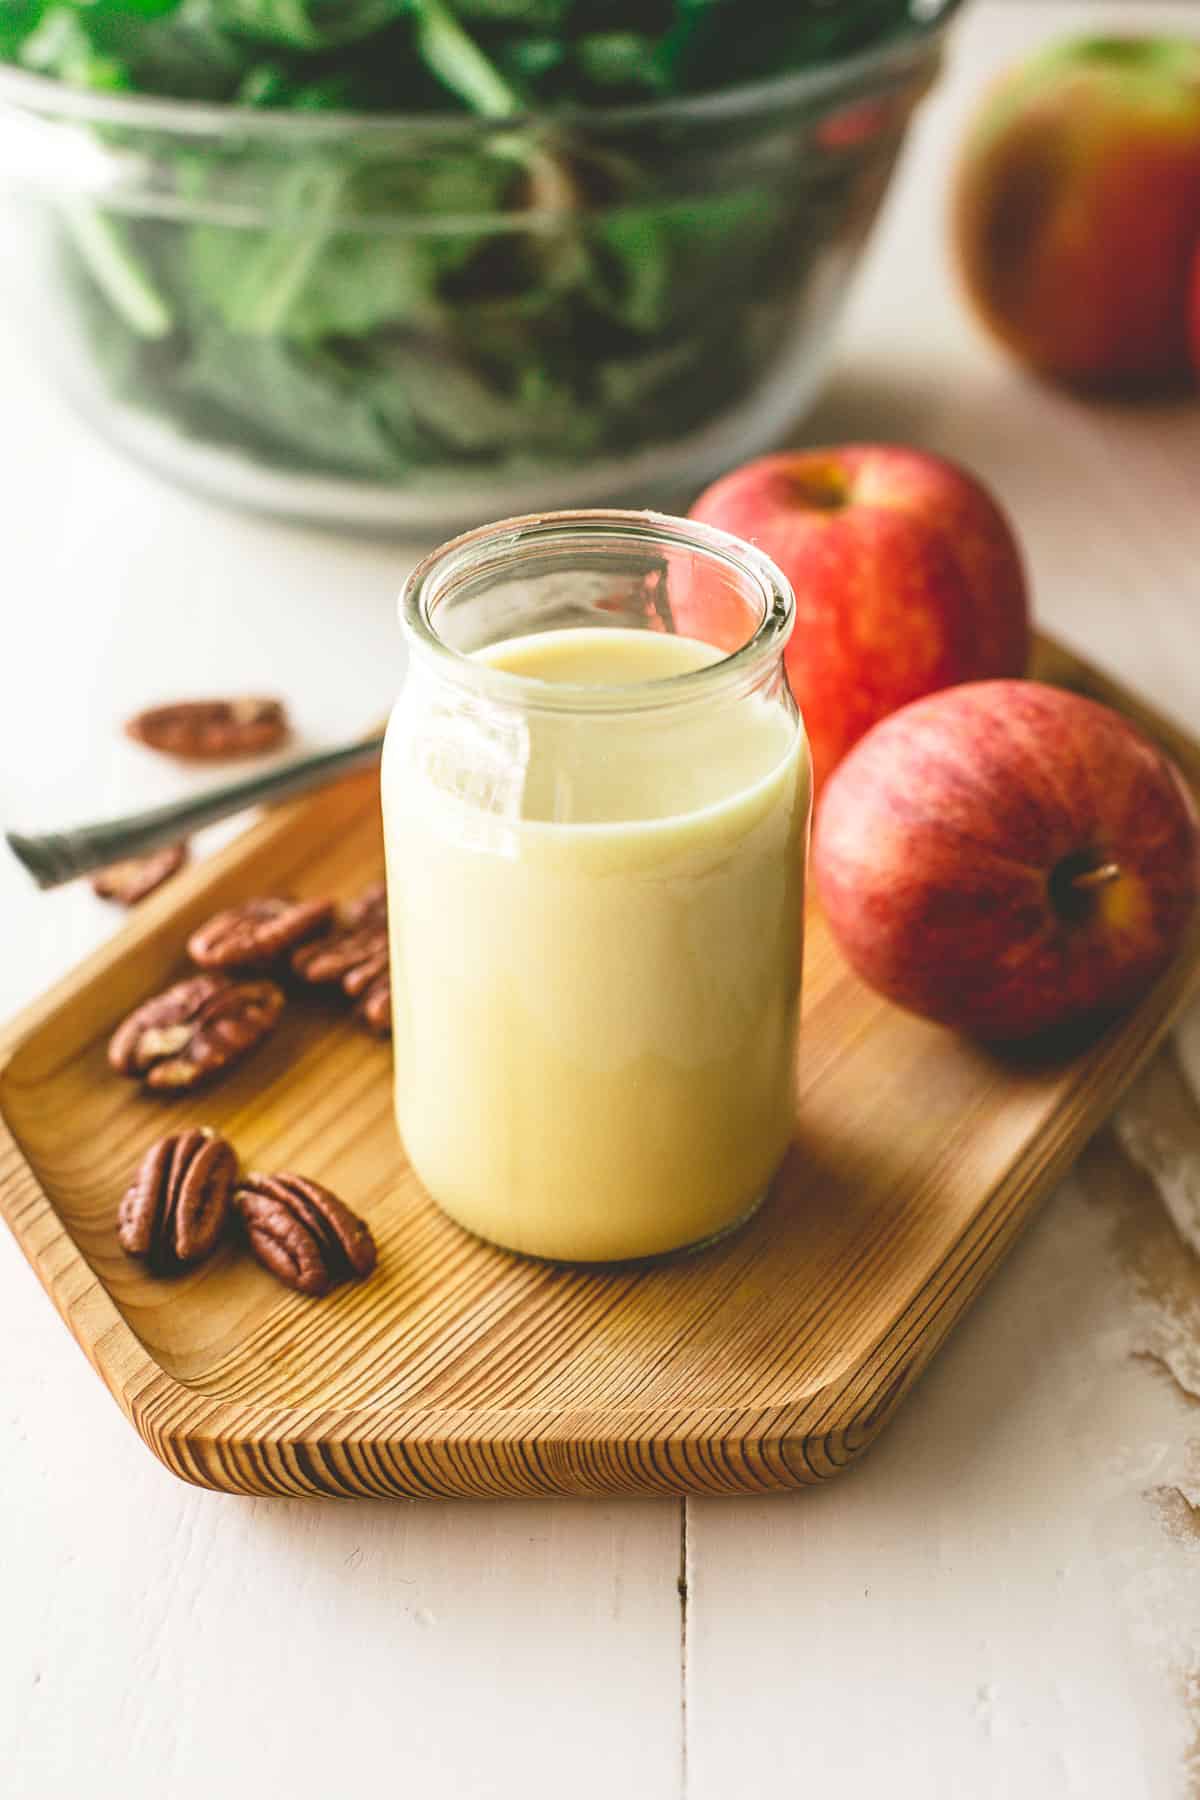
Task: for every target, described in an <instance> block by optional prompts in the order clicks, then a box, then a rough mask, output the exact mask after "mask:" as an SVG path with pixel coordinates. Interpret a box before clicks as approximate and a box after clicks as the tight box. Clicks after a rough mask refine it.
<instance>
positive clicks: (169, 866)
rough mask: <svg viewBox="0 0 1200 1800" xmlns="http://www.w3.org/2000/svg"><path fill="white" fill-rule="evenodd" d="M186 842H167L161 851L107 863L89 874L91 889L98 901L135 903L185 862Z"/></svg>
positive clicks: (130, 904) (123, 903)
mask: <svg viewBox="0 0 1200 1800" xmlns="http://www.w3.org/2000/svg"><path fill="white" fill-rule="evenodd" d="M187 856H188V849H187V845H186V844H168V845H167V846H166V847H165V848H164V849H162V850H151V852H150V854H149V855H148V856H129V857H126V858H125V860H124V861H123V862H115V863H110V864H109V866H108V868H107V869H100V870H99V871H98V872H97V873H96V874H95V875H93V876H92V890H93V892H94V893H97V894H99V896H100V898H101V899H102V900H118V901H120V903H121V905H122V906H136V905H137V903H138V901H139V900H144V899H145V898H146V895H147V894H152V893H153V892H154V890H155V888H160V887H161V886H162V884H163V882H164V881H169V880H170V878H171V876H172V875H174V874H175V873H176V872H177V870H179V869H182V867H183V865H184V863H185V862H186V861H187Z"/></svg>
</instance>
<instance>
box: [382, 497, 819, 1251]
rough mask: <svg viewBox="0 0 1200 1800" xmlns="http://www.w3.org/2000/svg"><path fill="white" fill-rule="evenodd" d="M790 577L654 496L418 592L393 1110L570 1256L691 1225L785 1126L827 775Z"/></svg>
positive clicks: (395, 806)
mask: <svg viewBox="0 0 1200 1800" xmlns="http://www.w3.org/2000/svg"><path fill="white" fill-rule="evenodd" d="M793 606H794V603H793V598H792V594H791V591H790V589H789V587H788V585H787V583H786V581H785V580H784V578H783V576H782V575H781V574H780V573H779V571H778V570H777V569H776V568H775V567H774V565H773V564H771V563H770V562H769V560H768V559H767V558H766V557H764V556H762V555H760V554H759V553H758V552H757V551H755V550H753V549H751V548H750V546H748V545H746V544H743V543H741V542H740V541H739V540H738V539H735V538H732V537H729V536H727V535H726V534H724V533H722V532H718V531H714V530H712V529H711V528H709V527H705V526H700V525H696V524H694V523H692V522H690V521H685V520H677V519H669V518H664V517H660V516H657V515H654V514H647V513H618V512H613V513H563V514H550V515H545V516H541V517H537V518H531V519H524V520H513V521H508V522H505V523H503V524H500V525H496V526H489V527H487V528H485V529H483V530H481V531H477V532H473V533H470V534H469V535H468V536H466V537H464V538H460V539H457V540H455V542H453V543H452V544H449V545H447V546H446V547H445V548H444V549H442V550H440V551H438V552H437V553H436V554H435V555H434V556H432V557H431V558H429V559H428V560H427V561H426V562H425V563H423V564H422V565H421V567H420V568H419V569H418V570H417V571H416V573H415V574H414V576H413V577H412V579H411V581H410V583H409V585H408V587H407V589H406V592H405V596H404V603H403V615H404V627H405V632H406V636H407V638H408V643H409V651H410V659H409V669H408V677H407V681H406V684H405V688H404V692H403V694H402V695H401V698H400V700H399V702H398V704H397V707H396V710H395V713H394V715H393V719H392V722H391V726H390V728H389V732H388V740H387V746H386V749H385V754H384V828H385V837H386V844H387V856H388V888H389V897H390V908H391V942H392V963H393V991H394V995H395V1050H396V1112H397V1119H398V1122H399V1126H400V1130H401V1133H402V1134H403V1137H404V1141H405V1144H406V1147H407V1151H408V1155H409V1157H410V1159H411V1161H412V1163H413V1166H414V1168H415V1169H416V1172H417V1174H418V1175H419V1176H420V1178H421V1179H422V1181H423V1182H424V1184H425V1186H426V1187H427V1188H428V1190H429V1192H430V1193H431V1195H432V1196H433V1198H434V1199H435V1200H436V1201H437V1202H438V1203H439V1204H440V1205H441V1206H442V1207H443V1208H444V1209H445V1210H446V1211H447V1212H448V1213H449V1214H450V1215H451V1216H452V1217H453V1218H455V1219H456V1220H458V1222H459V1223H460V1224H462V1225H464V1226H466V1227H467V1228H468V1229H470V1230H472V1231H474V1232H476V1233H478V1234H479V1235H480V1236H482V1237H485V1238H487V1239H489V1240H491V1241H492V1242H495V1243H498V1244H501V1245H504V1246H505V1247H507V1248H510V1249H513V1250H518V1251H523V1252H526V1253H529V1254H532V1255H538V1256H545V1257H552V1258H558V1259H565V1260H570V1261H586V1262H592V1261H609V1260H625V1259H628V1258H637V1257H645V1256H654V1255H660V1254H664V1253H666V1252H669V1251H673V1250H678V1249H681V1248H684V1247H687V1246H691V1245H695V1244H698V1243H703V1242H706V1241H708V1240H710V1239H711V1238H713V1237H714V1236H717V1235H719V1234H720V1233H722V1232H724V1231H726V1230H728V1229H730V1228H731V1227H732V1226H734V1225H735V1224H737V1223H738V1222H739V1220H741V1219H742V1218H744V1217H746V1216H747V1215H748V1214H749V1213H750V1212H751V1211H752V1210H753V1208H754V1206H755V1205H756V1203H757V1201H758V1200H759V1198H760V1197H761V1196H762V1194H763V1192H764V1190H765V1188H766V1186H767V1184H768V1183H769V1181H770V1178H771V1176H772V1174H773V1173H774V1170H775V1169H776V1167H777V1166H778V1164H779V1162H780V1160H781V1158H782V1156H783V1154H784V1152H785V1150H786V1147H787V1144H788V1142H789V1140H790V1136H791V1128H792V1111H793V1107H792V1094H793V1078H794V1059H795V1039H796V1030H797V1019H798V1005H799V987H800V964H801V947H802V930H803V884H804V864H805V854H806V845H807V834H808V823H809V813H810V789H811V781H810V771H809V762H808V750H807V744H806V741H805V738H804V732H803V727H802V725H801V722H800V719H799V716H798V714H797V712H796V708H795V705H794V702H793V701H792V698H791V695H790V692H789V689H788V686H787V681H786V678H785V676H784V671H783V650H784V646H785V644H786V641H787V638H788V635H789V633H790V631H791V627H792V618H793Z"/></svg>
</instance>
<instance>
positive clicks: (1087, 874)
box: [1071, 862, 1121, 891]
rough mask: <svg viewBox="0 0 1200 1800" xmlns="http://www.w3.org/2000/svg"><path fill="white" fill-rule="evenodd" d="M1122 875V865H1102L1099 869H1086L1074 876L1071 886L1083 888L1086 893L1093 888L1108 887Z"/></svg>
mask: <svg viewBox="0 0 1200 1800" xmlns="http://www.w3.org/2000/svg"><path fill="white" fill-rule="evenodd" d="M1120 873H1121V865H1120V863H1114V862H1107V863H1101V864H1100V867H1099V868H1098V869H1085V870H1084V871H1083V873H1082V874H1080V875H1074V876H1072V878H1071V886H1072V887H1073V888H1083V889H1084V890H1085V891H1087V890H1090V889H1091V888H1100V887H1107V886H1108V884H1109V882H1110V881H1116V880H1117V878H1118V877H1119V875H1120Z"/></svg>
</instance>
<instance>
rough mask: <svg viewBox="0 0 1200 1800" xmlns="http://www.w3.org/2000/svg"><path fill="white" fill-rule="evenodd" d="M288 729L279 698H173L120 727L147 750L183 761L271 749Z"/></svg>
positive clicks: (215, 759) (220, 759) (226, 757)
mask: <svg viewBox="0 0 1200 1800" xmlns="http://www.w3.org/2000/svg"><path fill="white" fill-rule="evenodd" d="M290 731H291V726H290V723H289V721H288V716H287V710H286V708H285V707H284V704H283V702H282V700H271V699H267V698H265V697H262V696H258V695H246V696H244V697H242V698H238V699H233V700H177V701H174V702H173V703H172V704H170V705H168V706H151V707H148V708H147V709H146V710H145V712H140V713H135V715H134V716H133V718H132V719H128V720H126V723H125V732H126V735H127V736H128V737H131V738H133V739H134V740H135V741H136V742H137V743H139V744H145V745H147V746H148V747H149V748H150V749H151V750H161V751H162V752H163V753H164V754H165V755H167V756H178V757H180V758H182V759H183V760H184V761H186V762H223V761H226V760H232V759H233V758H234V757H238V756H258V755H262V754H263V753H264V752H265V751H267V750H274V749H277V748H278V746H279V745H280V744H282V743H284V742H285V741H286V739H287V737H288V735H289V733H290Z"/></svg>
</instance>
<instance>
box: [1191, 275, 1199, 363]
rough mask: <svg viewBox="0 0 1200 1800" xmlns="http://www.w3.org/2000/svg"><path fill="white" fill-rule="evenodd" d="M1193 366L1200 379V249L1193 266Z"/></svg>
mask: <svg viewBox="0 0 1200 1800" xmlns="http://www.w3.org/2000/svg"><path fill="white" fill-rule="evenodd" d="M1191 325H1192V367H1193V369H1194V370H1195V371H1196V379H1197V380H1198V381H1200V250H1197V252H1196V260H1195V263H1194V264H1193V266H1192V313H1191Z"/></svg>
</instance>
